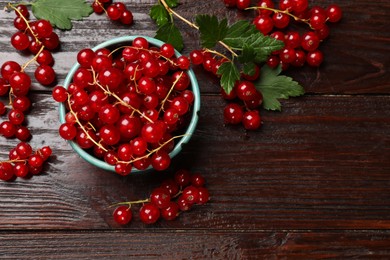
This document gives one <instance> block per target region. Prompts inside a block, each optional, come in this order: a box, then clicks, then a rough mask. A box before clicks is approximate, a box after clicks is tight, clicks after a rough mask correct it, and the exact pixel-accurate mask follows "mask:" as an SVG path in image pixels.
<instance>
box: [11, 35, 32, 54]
mask: <svg viewBox="0 0 390 260" xmlns="http://www.w3.org/2000/svg"><path fill="white" fill-rule="evenodd" d="M11 44H12V46H14V48H15V49H17V50H18V51H23V50H25V49H27V48H28V46H30V39H29V38H28V36H27V35H26V34H24V33H23V32H16V33H15V34H14V35H12V37H11Z"/></svg>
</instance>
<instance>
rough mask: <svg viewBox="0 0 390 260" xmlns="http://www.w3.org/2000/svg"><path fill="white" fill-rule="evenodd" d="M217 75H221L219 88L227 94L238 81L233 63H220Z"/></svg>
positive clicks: (236, 70)
mask: <svg viewBox="0 0 390 260" xmlns="http://www.w3.org/2000/svg"><path fill="white" fill-rule="evenodd" d="M217 74H218V75H221V87H222V88H223V89H224V90H225V92H226V93H228V94H229V93H230V91H232V89H233V87H234V84H235V83H236V81H237V80H239V79H240V73H239V71H238V69H237V67H236V65H235V64H234V63H233V62H224V63H222V64H221V66H220V67H219V68H218V71H217Z"/></svg>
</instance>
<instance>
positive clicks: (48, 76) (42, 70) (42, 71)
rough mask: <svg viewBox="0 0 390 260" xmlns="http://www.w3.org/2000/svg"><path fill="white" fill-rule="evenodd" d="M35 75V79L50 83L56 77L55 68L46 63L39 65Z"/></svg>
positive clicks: (43, 83)
mask: <svg viewBox="0 0 390 260" xmlns="http://www.w3.org/2000/svg"><path fill="white" fill-rule="evenodd" d="M34 76H35V79H36V80H37V81H38V82H39V83H41V84H42V85H50V84H51V83H53V82H54V80H55V78H56V74H55V72H54V70H53V68H52V67H50V66H48V65H45V64H42V65H40V66H38V67H37V69H36V70H35V74H34Z"/></svg>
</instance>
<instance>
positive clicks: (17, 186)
mask: <svg viewBox="0 0 390 260" xmlns="http://www.w3.org/2000/svg"><path fill="white" fill-rule="evenodd" d="M32 99H33V101H35V102H34V104H35V106H34V109H33V110H32V111H31V114H30V115H29V118H30V121H29V125H30V126H31V127H32V132H33V133H34V137H33V139H32V140H31V144H32V145H33V146H34V147H38V146H41V145H43V144H45V145H52V146H53V150H54V154H55V156H54V157H53V158H52V159H51V161H50V162H49V164H48V165H47V167H46V169H45V174H43V175H41V176H35V177H34V178H32V179H28V180H23V179H17V180H16V181H15V182H11V183H4V182H1V183H0V201H1V202H2V203H0V229H8V230H11V229H24V228H27V229H31V228H33V229H36V228H43V229H51V228H55V229H58V228H59V229H63V228H77V229H95V228H109V227H110V226H115V223H113V220H112V217H111V209H108V206H109V205H110V204H112V203H115V202H118V201H123V200H136V199H141V198H146V197H147V196H148V194H149V193H150V192H151V190H152V189H153V188H154V187H157V186H158V185H159V183H160V182H161V181H162V180H163V179H165V178H167V177H170V176H171V175H172V173H173V171H174V170H175V169H178V168H179V167H189V168H190V169H192V170H193V171H197V172H201V173H203V174H204V175H205V176H206V178H207V180H208V187H209V189H210V192H211V194H212V201H211V202H210V203H209V204H208V205H206V206H202V207H197V208H195V209H194V210H193V211H191V212H190V213H187V214H183V215H182V216H180V218H179V220H178V221H175V222H165V221H161V222H159V223H158V224H156V227H165V228H179V229H181V228H188V227H192V228H224V229H228V230H234V229H248V228H256V229H288V228H294V229H300V228H305V229H344V228H354V229H370V228H372V229H387V228H389V227H390V221H389V216H390V215H389V213H390V204H389V198H390V192H389V189H388V187H389V184H390V179H389V178H388V174H389V172H390V161H389V160H388V159H389V158H390V145H389V144H390V132H389V131H388V129H389V126H390V114H389V113H390V100H389V99H390V98H389V97H385V96H368V97H365V96H325V97H324V96H307V97H305V98H299V99H291V100H289V101H286V102H283V103H284V104H283V105H284V110H283V112H281V113H278V112H263V121H264V125H263V127H262V128H261V130H259V131H256V132H249V133H246V132H245V131H244V130H243V129H242V128H241V127H224V126H223V124H222V109H223V106H224V103H225V102H224V101H223V100H222V99H221V98H220V97H219V96H216V95H203V96H202V104H203V106H202V109H201V113H200V122H199V126H198V128H197V131H196V133H195V135H194V137H193V139H192V140H191V142H190V143H189V145H188V146H187V147H185V148H184V151H183V153H182V154H181V155H180V156H178V157H177V158H175V159H174V160H173V165H172V168H171V169H170V170H169V171H167V172H166V173H158V172H157V173H150V174H145V175H142V176H139V175H138V176H137V175H133V176H129V177H127V178H122V177H119V176H116V175H115V174H113V173H109V172H105V171H102V170H98V169H97V168H95V167H93V166H90V165H89V164H88V163H86V162H84V161H83V160H82V159H80V158H78V156H77V155H75V154H74V153H73V152H72V150H71V148H70V146H69V145H67V143H66V142H65V141H63V140H61V139H60V138H59V137H58V134H57V128H58V126H59V123H58V121H57V112H56V110H55V109H53V108H55V106H56V105H55V103H54V102H53V100H52V99H51V97H50V96H49V95H43V94H39V95H35V94H34V95H32ZM38 100H39V102H36V101H38ZM16 143H17V141H16V140H5V139H4V138H1V139H0V146H1V147H2V149H1V151H0V155H1V157H5V156H6V153H7V151H8V150H9V149H10V147H11V146H13V145H15V144H16ZM142 226H143V225H142V224H141V223H140V221H139V220H138V218H135V221H134V222H133V223H132V224H131V225H130V226H128V228H140V227H142Z"/></svg>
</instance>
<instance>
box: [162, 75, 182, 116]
mask: <svg viewBox="0 0 390 260" xmlns="http://www.w3.org/2000/svg"><path fill="white" fill-rule="evenodd" d="M183 73H184V72H183V71H182V72H181V73H180V76H179V77H178V78H177V79H176V80H175V82H173V84H172V86H171V88H170V89H169V91H168V93H167V95H166V96H165V98H164V99H163V101H161V106H160V110H159V112H161V110H163V109H164V104H165V102H167V100H168V98H169V95H170V94H171V93H172V91H173V89H174V88H175V85H176V83H177V82H178V81H179V80H180V78H181V76H182V75H183Z"/></svg>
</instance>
